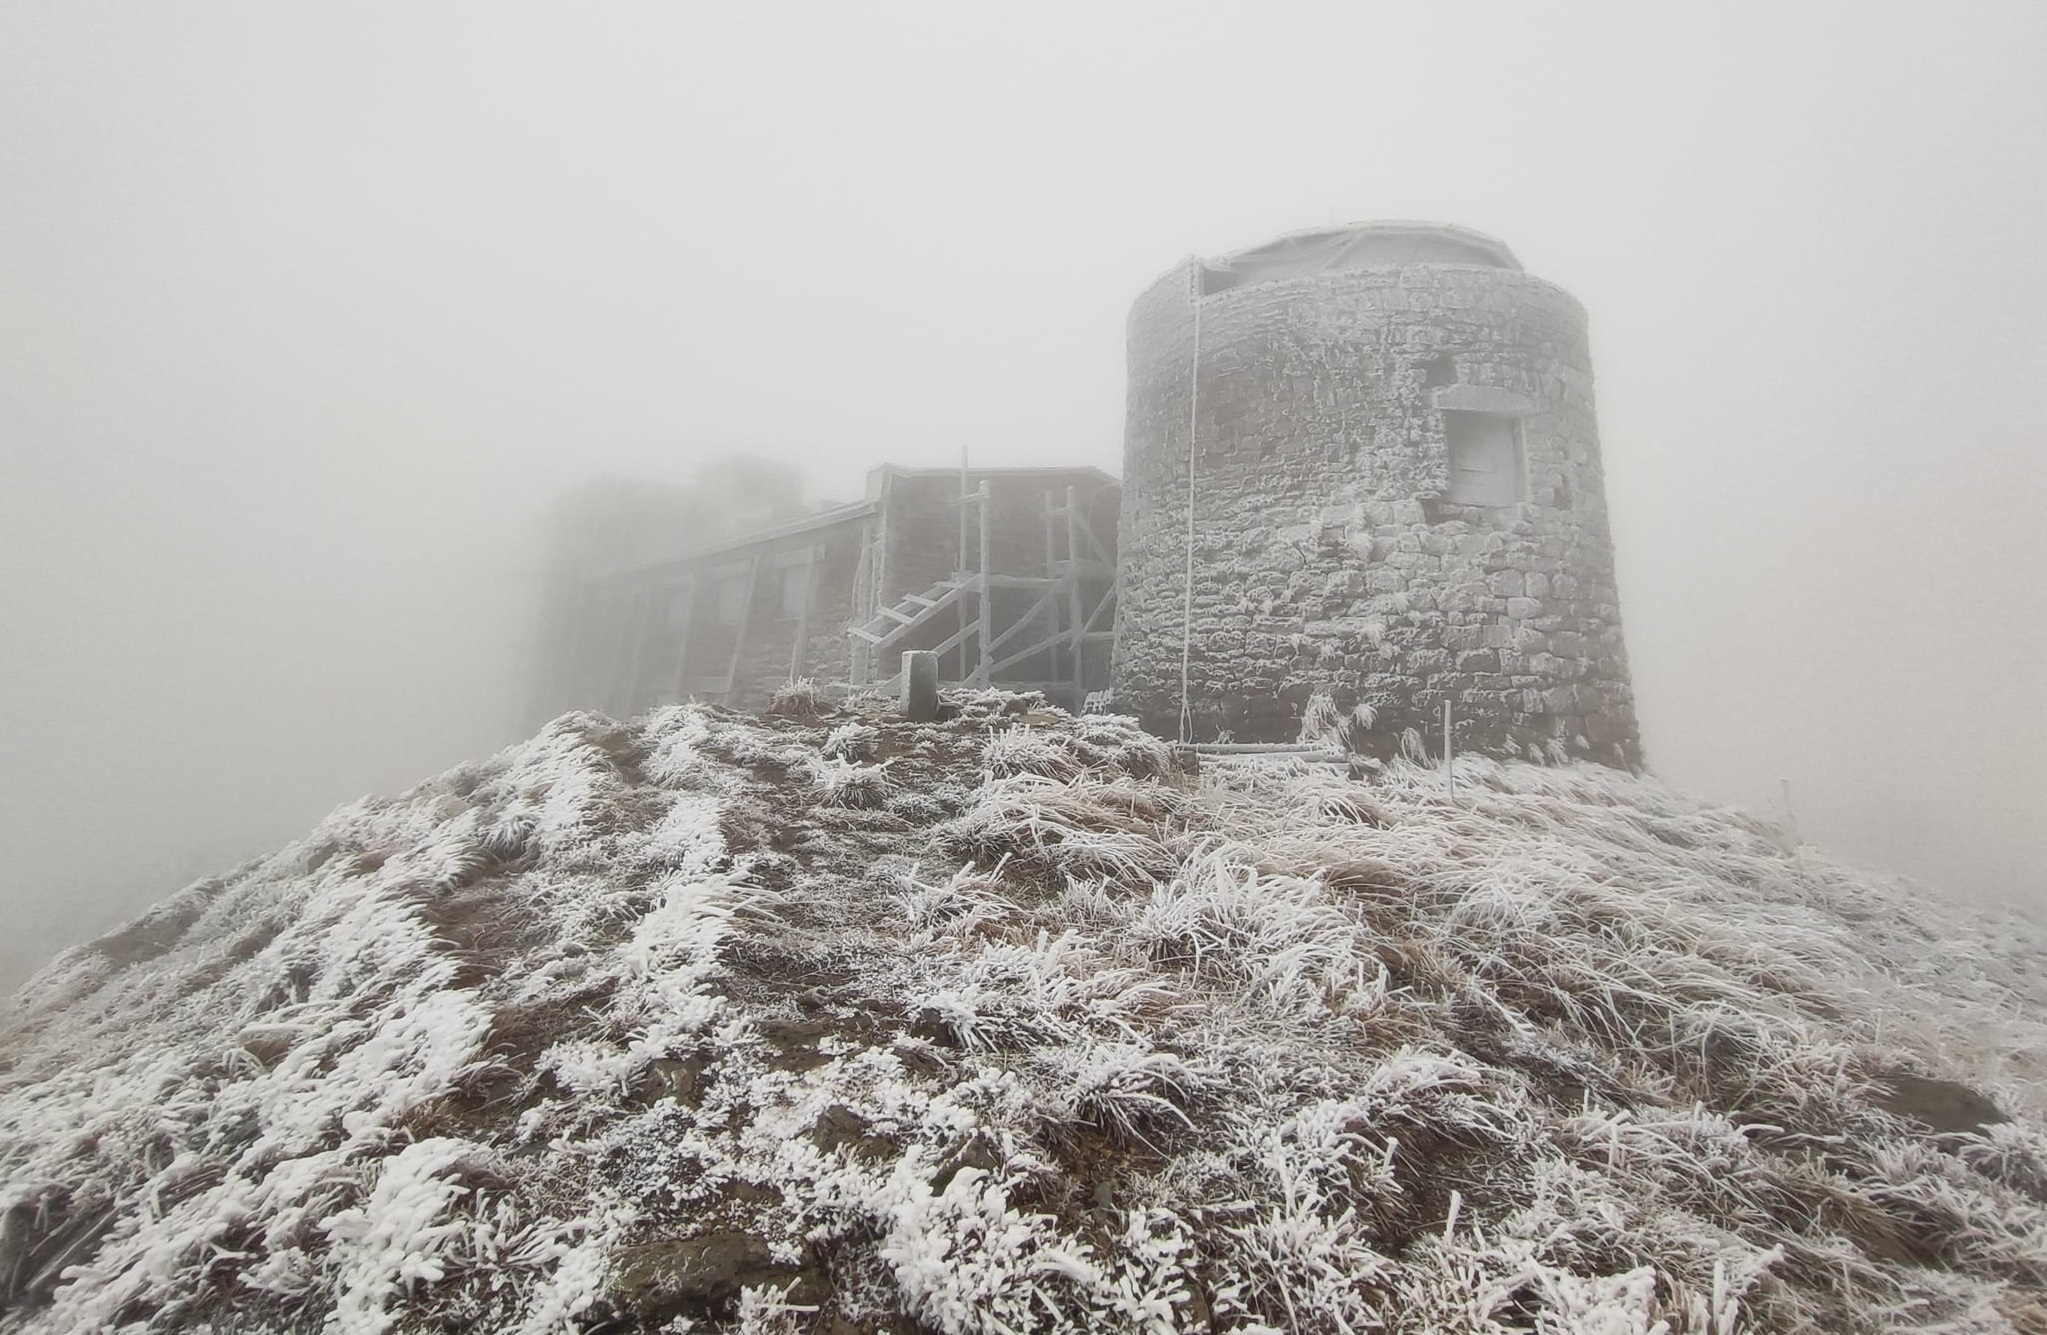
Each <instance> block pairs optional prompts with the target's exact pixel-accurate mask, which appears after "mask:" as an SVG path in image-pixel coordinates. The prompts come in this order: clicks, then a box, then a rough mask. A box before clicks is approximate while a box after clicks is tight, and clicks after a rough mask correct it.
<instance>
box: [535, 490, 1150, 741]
mask: <svg viewBox="0 0 2047 1335" xmlns="http://www.w3.org/2000/svg"><path fill="white" fill-rule="evenodd" d="M724 477H725V475H724V474H714V475H713V476H712V477H711V478H710V479H708V480H707V482H706V484H705V486H704V487H703V488H700V489H697V490H696V491H694V492H688V491H685V492H680V493H677V494H676V497H675V500H674V503H673V504H672V505H671V506H670V507H669V508H668V511H667V513H666V514H665V515H662V516H657V517H656V518H654V519H652V520H649V519H648V518H647V517H646V516H645V515H640V516H636V517H635V520H634V522H637V523H639V524H640V525H641V526H642V528H644V529H650V530H651V534H650V535H647V536H643V538H642V545H643V546H657V547H658V546H659V545H662V544H663V543H664V540H665V544H666V545H668V546H670V547H671V548H672V550H669V551H666V552H664V553H662V554H659V555H653V556H640V557H638V558H636V559H630V560H625V561H616V560H613V561H606V560H604V559H602V557H601V556H599V557H596V558H593V557H592V556H591V555H590V551H589V549H590V548H591V546H592V544H591V543H588V542H586V543H584V544H583V550H582V551H581V552H579V553H571V554H570V555H569V556H568V557H566V558H564V557H563V556H562V555H561V553H560V552H558V553H557V560H556V562H555V565H556V569H555V570H554V571H553V572H552V574H551V576H550V579H551V589H550V595H549V608H548V612H547V616H546V630H545V632H544V650H545V652H544V663H543V677H544V680H543V683H542V686H541V695H542V696H543V699H542V700H541V702H540V711H541V712H552V711H554V710H558V709H562V708H571V707H596V708H601V709H604V710H606V711H607V712H609V713H612V714H616V715H621V716H623V715H627V714H633V713H637V712H639V711H641V710H644V709H648V708H651V707H653V706H656V705H662V704H668V703H673V702H675V701H679V700H686V699H699V700H709V701H714V702H717V703H722V704H729V705H733V706H736V707H741V708H753V707H758V706H759V705H761V704H763V703H765V702H766V701H767V700H768V699H769V698H770V697H772V696H773V694H774V693H775V691H776V690H777V689H779V688H780V687H781V686H782V685H784V684H785V683H787V682H790V681H792V680H796V679H798V678H810V679H814V680H817V681H822V682H833V683H847V684H851V685H855V686H859V685H870V686H875V687H878V688H883V689H886V688H889V687H890V686H892V684H893V679H894V676H895V674H896V673H897V672H898V671H899V665H900V662H901V656H902V654H903V653H904V651H906V650H911V649H931V650H937V651H938V652H939V655H940V666H941V675H942V677H943V678H944V679H945V680H946V681H949V682H954V683H965V684H971V685H984V684H985V685H995V686H1006V687H1010V688H1013V689H1033V690H1041V691H1044V692H1045V693H1046V694H1047V695H1048V696H1049V697H1051V698H1052V699H1054V700H1057V701H1059V702H1062V703H1066V704H1069V705H1072V706H1074V707H1076V708H1077V707H1078V706H1079V705H1080V704H1081V702H1082V700H1083V699H1084V697H1085V696H1086V694H1087V693H1088V692H1090V691H1096V690H1101V689H1104V688H1106V687H1107V686H1108V683H1109V660H1110V640H1111V638H1112V636H1113V633H1114V621H1115V562H1116V527H1117V511H1118V506H1119V489H1118V486H1117V483H1116V480H1115V479H1114V478H1112V477H1110V476H1109V475H1108V474H1106V473H1104V472H1102V471H1101V470H1099V469H1095V468H971V469H966V470H961V469H956V468H955V469H942V468H904V467H899V466H896V465H884V466H882V467H880V468H876V469H875V470H873V471H872V472H871V473H870V474H869V475H868V482H867V494H866V495H865V496H864V497H863V498H862V499H860V500H858V501H854V502H851V503H850V504H845V505H835V506H831V507H829V508H826V509H821V510H815V511H812V512H809V513H798V514H790V513H788V510H789V509H790V506H789V504H788V502H789V499H790V496H791V494H792V489H791V487H790V485H789V481H788V480H787V479H777V481H778V482H780V483H781V484H782V485H781V486H780V487H778V488H771V489H770V492H771V494H770V495H769V497H768V500H767V503H766V504H762V503H761V497H760V496H758V495H755V496H752V497H749V498H748V499H749V503H748V504H742V503H740V502H739V501H738V500H736V499H735V498H734V496H733V495H732V489H731V488H729V487H726V488H723V489H722V490H721V488H720V485H719V483H720V481H721V480H722V479H723V478H724ZM749 480H750V481H755V482H757V481H758V478H757V477H755V478H750V479H749ZM735 511H736V512H737V513H736V514H735ZM580 522H581V523H582V524H583V525H584V526H585V527H586V528H590V529H602V528H603V527H604V526H605V525H606V524H608V523H615V522H621V521H619V520H618V518H617V516H615V515H607V513H606V512H605V511H604V509H603V507H601V506H600V507H597V508H595V509H594V510H590V511H586V512H585V513H584V514H583V515H582V516H580ZM716 525H723V526H725V527H727V528H728V530H729V531H726V532H722V533H720V534H719V535H718V536H717V537H715V538H710V539H707V540H700V541H696V542H693V543H692V542H690V541H689V537H690V535H691V533H692V532H693V531H694V532H699V533H701V532H702V531H703V530H704V528H705V527H706V526H716ZM586 536H588V535H586ZM596 536H603V535H602V534H597V535H596ZM596 545H597V546H599V547H600V549H601V547H602V544H596ZM615 550H616V549H615V548H614V549H613V551H614V552H615Z"/></svg>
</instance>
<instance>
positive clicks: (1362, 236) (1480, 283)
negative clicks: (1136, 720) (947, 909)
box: [1115, 222, 1640, 766]
mask: <svg viewBox="0 0 2047 1335" xmlns="http://www.w3.org/2000/svg"><path fill="white" fill-rule="evenodd" d="M1129 374H1130V389H1129V407H1128V419H1127V423H1126V430H1125V436H1124V447H1123V468H1124V480H1123V514H1122V534H1121V542H1120V553H1121V555H1120V590H1119V602H1118V611H1117V627H1116V656H1115V692H1116V707H1117V709H1118V710H1120V711H1123V712H1128V713H1135V714H1137V715H1138V716H1139V717H1140V718H1142V719H1143V720H1144V721H1145V722H1146V723H1147V725H1148V726H1150V727H1152V728H1154V729H1156V730H1157V731H1160V732H1162V733H1165V734H1167V735H1169V736H1170V735H1176V734H1179V733H1180V732H1182V731H1183V730H1184V731H1188V732H1191V734H1192V738H1193V740H1196V741H1208V740H1212V739H1216V738H1218V737H1221V736H1225V735H1226V736H1228V737H1229V738H1232V739H1234V740H1236V741H1240V742H1242V741H1292V740H1294V739H1295V738H1296V737H1298V736H1300V735H1301V733H1302V725H1303V721H1304V718H1307V719H1308V720H1309V723H1310V731H1311V732H1316V731H1328V730H1330V729H1331V728H1332V726H1334V727H1336V728H1340V729H1341V730H1342V731H1343V732H1344V733H1345V734H1346V736H1347V737H1348V738H1349V739H1350V740H1351V741H1352V742H1353V744H1355V745H1359V746H1361V747H1363V748H1364V749H1368V750H1376V751H1390V750H1392V749H1394V748H1397V747H1398V746H1399V745H1400V744H1401V741H1402V739H1403V737H1404V736H1405V735H1406V734H1407V733H1409V732H1410V731H1412V732H1414V733H1416V734H1417V735H1418V737H1419V739H1420V740H1422V741H1423V742H1425V743H1426V744H1427V745H1428V746H1429V747H1430V749H1431V750H1432V751H1433V750H1435V749H1436V747H1437V746H1438V745H1439V742H1440V735H1441V727H1442V716H1443V706H1444V703H1445V702H1446V701H1447V702H1448V703H1449V705H1450V708H1451V715H1452V718H1453V720H1454V722H1453V735H1454V737H1455V740H1456V743H1457V746H1458V747H1459V748H1460V749H1465V750H1479V751H1485V752H1489V753H1492V754H1500V755H1538V754H1539V755H1542V756H1545V757H1549V758H1562V757H1564V756H1576V757H1586V758H1591V759H1597V760H1601V761H1605V762H1607V763H1610V764H1619V765H1625V766H1633V765H1635V764H1636V763H1638V761H1639V755H1640V740H1639V733H1638V731H1637V728H1636V723H1635V710H1634V701H1633V695H1632V692H1631V689H1630V686H1629V683H1628V669H1627V657H1626V652H1625V650H1624V649H1623V647H1622V643H1621V625H1620V606H1619V598H1618V595H1617V594H1616V592H1615V588H1614V573H1613V546H1612V541H1611V538H1610V537H1609V535H1608V531H1607V522H1606V495H1605V488H1604V483H1603V480H1602V476H1601V470H1600V459H1599V437H1598V433H1597V430H1596V428H1595V425H1594V421H1593V409H1592V363H1591V359H1590V356H1589V354H1588V352H1587V348H1586V337H1585V312H1584V309H1583V308H1582V307H1580V306H1579V305H1578V303H1577V302H1576V301H1574V300H1572V298H1571V297H1570V296H1569V295H1568V294H1566V293H1565V292H1564V291H1563V290H1562V289H1560V288H1558V287H1555V286H1554V285H1552V284H1550V283H1546V282H1544V281H1542V280H1541V279H1539V278H1533V277H1530V276H1529V275H1528V274H1526V273H1523V272H1522V270H1521V265H1520V263H1519V262H1518V261H1516V260H1515V258H1514V256H1513V254H1512V252H1510V251H1509V250H1508V249H1507V248H1506V247H1505V246H1504V245H1502V244H1500V243H1499V242H1498V241H1495V240H1493V239H1492V238H1490V237H1487V236H1482V235H1480V234H1478V233H1476V232H1470V231H1466V230H1465V229H1463V228H1460V227H1450V226H1445V225H1441V224H1436V223H1410V222H1369V223H1353V224H1350V225H1348V226H1342V227H1329V228H1321V229H1317V230H1315V231H1310V232H1301V233H1297V234H1294V235H1291V236H1285V237H1281V238H1280V239H1278V240H1276V241H1272V242H1268V243H1267V244H1265V245H1262V246H1255V247H1253V248H1251V249H1249V250H1244V251H1239V252H1237V253H1236V254H1234V255H1230V256H1227V257H1225V258H1223V259H1220V260H1198V259H1190V260H1188V261H1187V262H1185V263H1183V264H1181V265H1179V266H1177V267H1176V268H1174V269H1173V270H1172V271H1171V272H1169V273H1167V274H1166V275H1165V276H1164V277H1163V278H1161V279H1159V281H1158V282H1156V283H1154V284H1153V285H1152V286H1151V287H1150V288H1149V289H1148V290H1147V291H1146V292H1145V293H1144V294H1143V295H1142V296H1140V297H1139V298H1138V299H1137V304H1136V306H1135V307H1134V308H1133V309H1132V311H1131V315H1130V331H1129ZM1183 681H1184V692H1183ZM1183 695H1184V709H1183Z"/></svg>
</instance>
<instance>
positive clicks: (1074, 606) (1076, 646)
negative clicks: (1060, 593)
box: [1065, 487, 1087, 708]
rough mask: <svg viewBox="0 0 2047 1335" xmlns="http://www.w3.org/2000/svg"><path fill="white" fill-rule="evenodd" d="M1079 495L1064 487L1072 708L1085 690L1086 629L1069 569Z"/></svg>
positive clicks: (1074, 557)
mask: <svg viewBox="0 0 2047 1335" xmlns="http://www.w3.org/2000/svg"><path fill="white" fill-rule="evenodd" d="M1079 494H1080V492H1079V488H1077V487H1068V488H1067V489H1066V560H1067V564H1068V566H1069V568H1068V569H1067V571H1066V572H1065V574H1066V614H1067V622H1066V624H1067V629H1068V630H1070V631H1071V632H1072V633H1073V641H1072V643H1071V644H1070V645H1069V646H1068V647H1067V653H1069V654H1070V655H1072V658H1073V662H1072V664H1071V666H1072V668H1073V700H1074V706H1075V707H1076V708H1078V707H1079V705H1080V702H1081V700H1082V698H1083V697H1084V696H1085V694H1086V690H1087V681H1086V678H1087V667H1086V663H1085V659H1086V655H1085V653H1083V652H1082V651H1083V649H1084V648H1085V647H1086V644H1087V626H1086V624H1085V623H1084V622H1082V620H1081V615H1080V611H1081V609H1080V571H1079V570H1078V569H1075V568H1072V567H1077V566H1078V565H1079V564H1080V529H1081V524H1080V501H1079V499H1078V498H1079Z"/></svg>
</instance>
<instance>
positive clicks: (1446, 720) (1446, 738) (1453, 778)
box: [1443, 700, 1457, 805]
mask: <svg viewBox="0 0 2047 1335" xmlns="http://www.w3.org/2000/svg"><path fill="white" fill-rule="evenodd" d="M1454 759H1455V757H1454V756H1453V755H1452V754H1451V750H1450V702H1449V701H1448V700H1445V701H1444V702H1443V784H1444V787H1445V788H1446V789H1447V790H1448V791H1449V794H1450V801H1451V803H1452V804H1453V805H1454V804H1455V803H1456V801H1457V769H1456V767H1455V765H1454V764H1453V763H1452V762H1453V761H1454Z"/></svg>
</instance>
